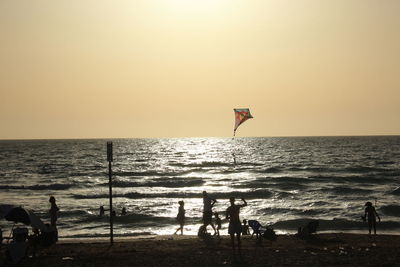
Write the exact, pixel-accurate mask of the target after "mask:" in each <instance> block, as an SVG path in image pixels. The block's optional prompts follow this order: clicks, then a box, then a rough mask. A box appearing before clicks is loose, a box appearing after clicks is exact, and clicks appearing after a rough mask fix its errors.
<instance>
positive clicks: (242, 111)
mask: <svg viewBox="0 0 400 267" xmlns="http://www.w3.org/2000/svg"><path fill="white" fill-rule="evenodd" d="M233 111H234V112H235V128H234V129H233V136H235V134H236V129H237V128H238V127H239V125H240V124H242V123H243V122H245V121H247V120H248V119H252V118H253V116H251V114H250V109H248V108H234V109H233Z"/></svg>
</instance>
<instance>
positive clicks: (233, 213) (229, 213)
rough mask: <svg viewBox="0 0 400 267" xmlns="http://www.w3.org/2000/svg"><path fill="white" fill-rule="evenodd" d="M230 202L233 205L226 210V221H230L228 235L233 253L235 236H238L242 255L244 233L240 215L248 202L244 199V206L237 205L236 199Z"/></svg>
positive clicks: (232, 198)
mask: <svg viewBox="0 0 400 267" xmlns="http://www.w3.org/2000/svg"><path fill="white" fill-rule="evenodd" d="M229 201H230V203H231V205H230V206H229V207H228V209H227V210H226V219H228V220H229V227H228V233H229V235H230V236H231V243H232V249H233V252H235V234H236V238H237V242H238V249H239V253H240V252H241V241H240V234H241V233H242V224H241V222H240V218H239V213H240V208H243V207H245V206H247V202H246V200H245V199H244V198H242V201H243V204H242V205H236V204H235V198H234V197H231V198H230V199H229Z"/></svg>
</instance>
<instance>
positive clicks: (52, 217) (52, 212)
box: [49, 196, 60, 227]
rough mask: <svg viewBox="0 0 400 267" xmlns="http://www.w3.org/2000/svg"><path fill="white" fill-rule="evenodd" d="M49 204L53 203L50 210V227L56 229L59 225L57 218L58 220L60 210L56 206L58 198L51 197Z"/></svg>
mask: <svg viewBox="0 0 400 267" xmlns="http://www.w3.org/2000/svg"><path fill="white" fill-rule="evenodd" d="M49 202H50V203H51V207H50V210H49V213H50V225H51V226H54V227H56V226H57V225H56V224H57V218H58V211H59V210H60V209H59V208H58V207H57V204H56V198H55V197H53V196H51V197H50V198H49Z"/></svg>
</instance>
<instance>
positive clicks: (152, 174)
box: [113, 170, 193, 177]
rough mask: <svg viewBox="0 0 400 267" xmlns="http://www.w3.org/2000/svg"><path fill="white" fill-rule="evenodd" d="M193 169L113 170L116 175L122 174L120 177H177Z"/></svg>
mask: <svg viewBox="0 0 400 267" xmlns="http://www.w3.org/2000/svg"><path fill="white" fill-rule="evenodd" d="M192 171H193V170H190V171H180V172H179V171H178V172H170V171H152V170H148V171H132V172H118V171H116V172H113V175H114V176H117V177H118V176H120V177H165V176H170V177H176V176H181V175H185V174H188V173H190V172H192Z"/></svg>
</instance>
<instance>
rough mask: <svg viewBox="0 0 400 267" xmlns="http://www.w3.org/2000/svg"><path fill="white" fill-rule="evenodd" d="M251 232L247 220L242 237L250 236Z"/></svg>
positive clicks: (244, 223)
mask: <svg viewBox="0 0 400 267" xmlns="http://www.w3.org/2000/svg"><path fill="white" fill-rule="evenodd" d="M249 234H250V230H249V225H248V224H247V220H243V229H242V235H249Z"/></svg>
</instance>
